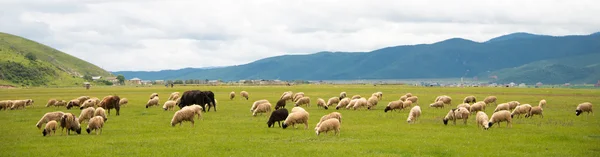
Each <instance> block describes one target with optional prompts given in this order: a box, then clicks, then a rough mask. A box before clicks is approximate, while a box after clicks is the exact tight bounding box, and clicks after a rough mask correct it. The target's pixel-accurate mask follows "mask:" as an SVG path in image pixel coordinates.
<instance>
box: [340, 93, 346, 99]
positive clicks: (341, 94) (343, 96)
mask: <svg viewBox="0 0 600 157" xmlns="http://www.w3.org/2000/svg"><path fill="white" fill-rule="evenodd" d="M344 98H346V92H341V93H340V100H342V99H344Z"/></svg>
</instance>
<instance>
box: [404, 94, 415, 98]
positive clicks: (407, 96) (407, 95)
mask: <svg viewBox="0 0 600 157" xmlns="http://www.w3.org/2000/svg"><path fill="white" fill-rule="evenodd" d="M404 95H406V98H410V97H412V96H413V95H412V93H406V94H404Z"/></svg>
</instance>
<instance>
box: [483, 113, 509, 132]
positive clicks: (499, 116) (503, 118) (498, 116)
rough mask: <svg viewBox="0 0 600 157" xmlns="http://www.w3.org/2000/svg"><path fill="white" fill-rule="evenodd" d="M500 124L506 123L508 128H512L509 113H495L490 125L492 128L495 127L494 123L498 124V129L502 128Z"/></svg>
mask: <svg viewBox="0 0 600 157" xmlns="http://www.w3.org/2000/svg"><path fill="white" fill-rule="evenodd" d="M500 122H506V123H507V124H506V126H507V127H509V128H512V118H511V115H510V112H509V111H506V110H502V111H498V112H495V113H494V114H492V117H491V118H490V122H489V123H488V124H489V126H490V127H492V125H494V123H498V127H500Z"/></svg>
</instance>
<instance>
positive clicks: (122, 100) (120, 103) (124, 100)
mask: <svg viewBox="0 0 600 157" xmlns="http://www.w3.org/2000/svg"><path fill="white" fill-rule="evenodd" d="M128 103H129V100H128V99H127V98H121V100H119V106H120V107H123V106H125V105H127V104H128Z"/></svg>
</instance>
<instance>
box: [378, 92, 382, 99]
mask: <svg viewBox="0 0 600 157" xmlns="http://www.w3.org/2000/svg"><path fill="white" fill-rule="evenodd" d="M377 98H379V100H381V99H383V92H377Z"/></svg>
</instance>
